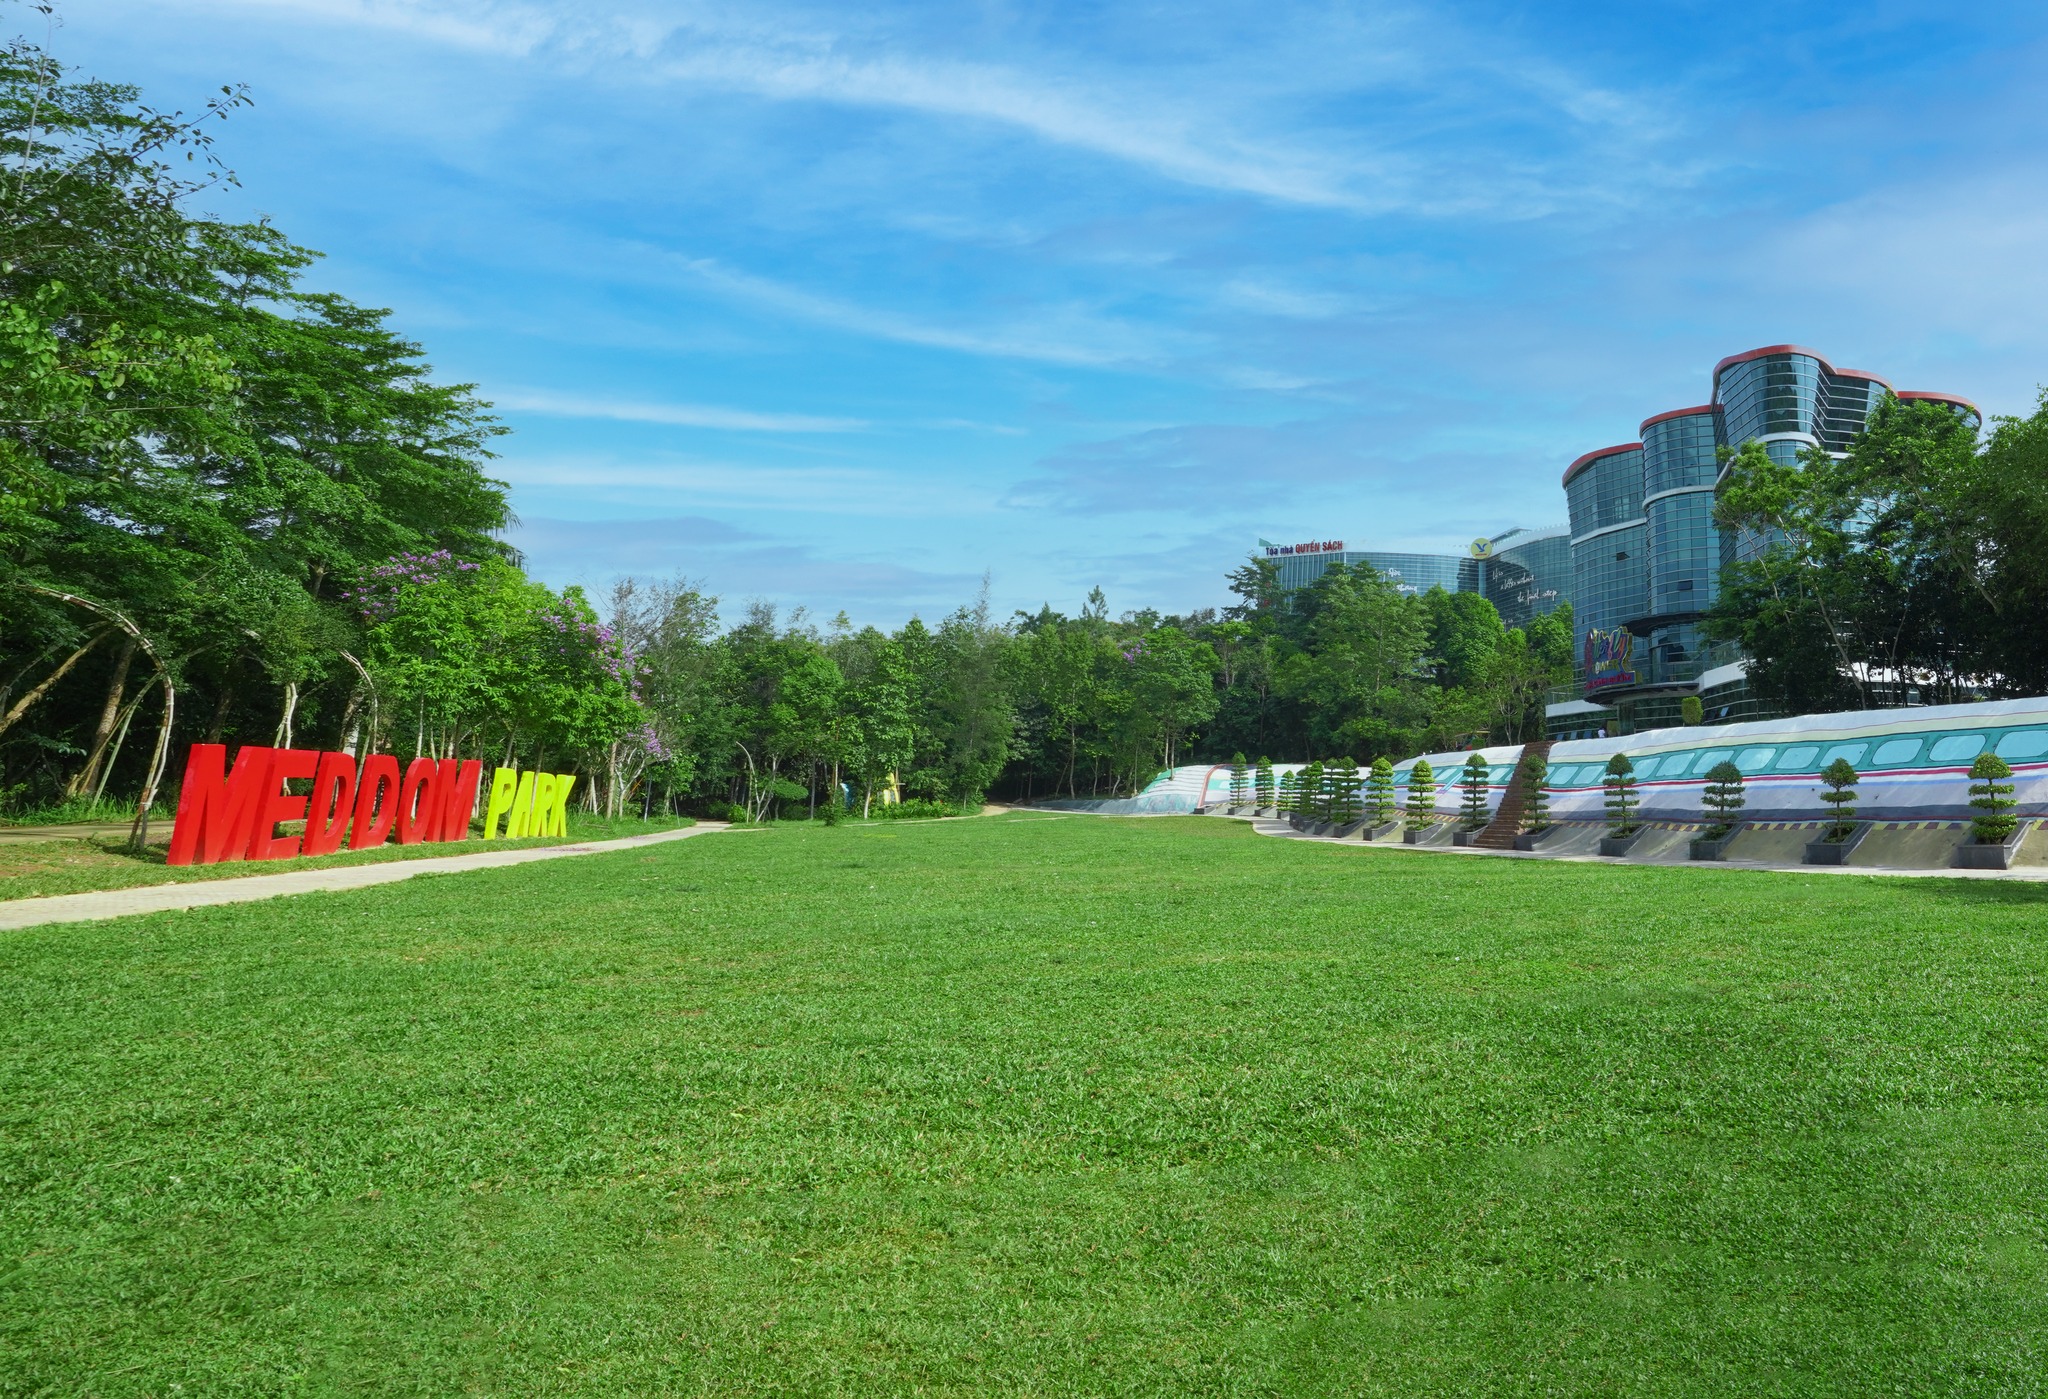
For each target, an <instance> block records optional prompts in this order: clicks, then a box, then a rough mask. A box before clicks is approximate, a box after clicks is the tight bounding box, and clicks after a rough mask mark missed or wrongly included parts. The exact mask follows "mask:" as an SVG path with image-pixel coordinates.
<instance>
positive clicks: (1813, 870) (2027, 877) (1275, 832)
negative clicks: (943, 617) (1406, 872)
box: [1224, 816, 2048, 884]
mask: <svg viewBox="0 0 2048 1399" xmlns="http://www.w3.org/2000/svg"><path fill="white" fill-rule="evenodd" d="M1224 819H1225V820H1226V821H1249V822H1251V823H1252V829H1253V830H1255V831H1257V832H1258V833H1259V834H1260V835H1262V836H1278V837H1279V838H1280V839H1282V840H1312V841H1315V842H1316V843H1317V844H1319V845H1341V846H1343V847H1344V848H1345V849H1347V850H1404V851H1408V852H1410V853H1412V854H1416V855H1475V856H1479V857H1481V858H1485V859H1505V860H1561V861H1565V862H1567V863H1571V864H1582V865H1634V866H1636V867H1637V868H1638V869H1678V868H1685V869H1710V870H1767V871H1770V872H1771V873H1774V874H1851V875H1854V874H1879V875H1884V876H1885V877H1887V878H1890V879H2003V880H2008V881H2011V880H2017V881H2019V882H2021V883H2034V884H2040V883H2048V865H2022V866H2021V867H2020V868H2018V869H2013V870H1955V869H1924V868H1907V867H1905V866H1901V865H1767V864H1765V863H1763V862H1762V861H1761V860H1700V861H1690V860H1671V861H1651V860H1631V859H1628V858H1626V857H1625V856H1620V855H1545V854H1542V853H1540V852H1538V851H1534V850H1485V849H1481V848H1480V847H1478V846H1476V845H1404V844H1402V843H1401V842H1400V841H1374V842H1372V843H1370V844H1368V843H1367V842H1365V841H1362V840H1338V839H1337V838H1336V837H1334V836H1315V835H1310V834H1309V833H1308V832H1307V831H1299V830H1296V829H1295V828H1294V827H1293V826H1292V825H1290V824H1289V823H1287V822H1285V821H1275V820H1272V819H1271V818H1269V817H1265V816H1226V817H1224Z"/></svg>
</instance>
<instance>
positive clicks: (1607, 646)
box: [1585, 627, 1636, 693]
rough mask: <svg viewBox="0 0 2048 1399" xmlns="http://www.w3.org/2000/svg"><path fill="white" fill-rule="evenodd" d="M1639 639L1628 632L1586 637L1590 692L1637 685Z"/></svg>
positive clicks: (1594, 631)
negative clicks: (1637, 647) (1637, 646)
mask: <svg viewBox="0 0 2048 1399" xmlns="http://www.w3.org/2000/svg"><path fill="white" fill-rule="evenodd" d="M1635 648H1636V639H1635V636H1634V635H1633V634H1632V633H1630V632H1629V631H1628V630H1627V629H1626V628H1616V629H1615V630H1614V631H1602V630H1601V629H1600V628H1598V627H1594V628H1592V629H1591V630H1590V631H1588V632H1587V633H1586V655H1585V660H1586V689H1587V691H1588V692H1589V693H1590V692H1591V691H1594V690H1604V689H1608V688H1610V687H1612V686H1615V685H1633V684H1635V683H1636V671H1635Z"/></svg>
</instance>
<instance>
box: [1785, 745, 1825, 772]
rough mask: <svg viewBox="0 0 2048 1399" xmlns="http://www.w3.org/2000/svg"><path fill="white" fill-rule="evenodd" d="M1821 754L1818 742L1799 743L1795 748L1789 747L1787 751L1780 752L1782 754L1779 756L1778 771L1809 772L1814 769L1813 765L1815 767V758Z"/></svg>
mask: <svg viewBox="0 0 2048 1399" xmlns="http://www.w3.org/2000/svg"><path fill="white" fill-rule="evenodd" d="M1819 756H1820V747H1819V745H1817V744H1812V743H1802V744H1799V745H1798V746H1796V747H1793V748H1787V749H1786V750H1785V751H1784V752H1783V753H1781V754H1780V755H1779V756H1778V771H1779V772H1809V771H1812V770H1813V767H1814V761H1813V760H1814V759H1815V758H1818V757H1819Z"/></svg>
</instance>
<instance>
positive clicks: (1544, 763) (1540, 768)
mask: <svg viewBox="0 0 2048 1399" xmlns="http://www.w3.org/2000/svg"><path fill="white" fill-rule="evenodd" d="M1521 768H1522V792H1523V794H1524V795H1523V799H1522V828H1523V829H1524V830H1527V831H1540V830H1544V829H1546V828H1547V827H1548V826H1549V825H1550V787H1549V784H1550V760H1549V759H1548V758H1545V757H1544V756H1543V755H1542V754H1540V753H1532V754H1530V755H1529V756H1528V757H1526V758H1524V759H1523V760H1522V764H1521Z"/></svg>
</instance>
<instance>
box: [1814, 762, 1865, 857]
mask: <svg viewBox="0 0 2048 1399" xmlns="http://www.w3.org/2000/svg"><path fill="white" fill-rule="evenodd" d="M1820 780H1821V784H1822V785H1823V786H1824V787H1826V788H1827V790H1826V791H1824V792H1822V793H1821V794H1820V799H1821V800H1822V801H1823V802H1825V803H1827V807H1828V811H1829V813H1830V823H1829V825H1828V828H1827V831H1826V832H1825V834H1824V835H1823V836H1822V839H1824V840H1833V841H1841V840H1847V839H1848V838H1849V834H1850V832H1852V831H1854V830H1855V829H1856V783H1857V781H1858V776H1857V772H1856V769H1855V768H1854V767H1853V766H1851V764H1850V762H1849V760H1848V759H1847V758H1837V759H1835V760H1834V761H1833V762H1832V763H1829V764H1828V765H1827V766H1826V767H1824V768H1822V769H1821V772H1820Z"/></svg>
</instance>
